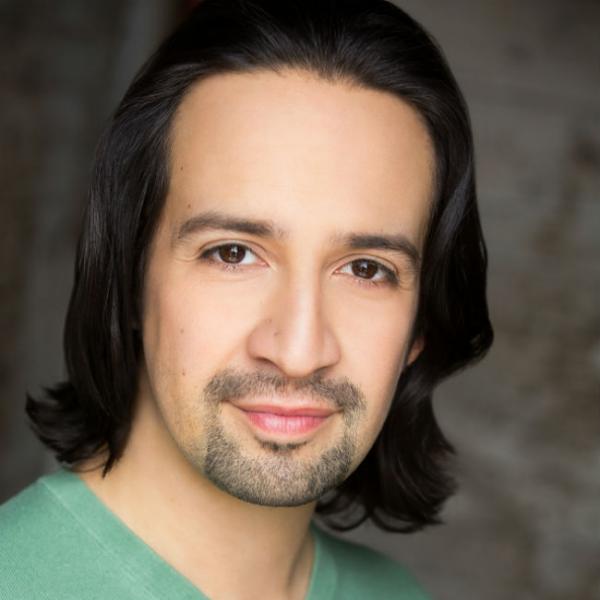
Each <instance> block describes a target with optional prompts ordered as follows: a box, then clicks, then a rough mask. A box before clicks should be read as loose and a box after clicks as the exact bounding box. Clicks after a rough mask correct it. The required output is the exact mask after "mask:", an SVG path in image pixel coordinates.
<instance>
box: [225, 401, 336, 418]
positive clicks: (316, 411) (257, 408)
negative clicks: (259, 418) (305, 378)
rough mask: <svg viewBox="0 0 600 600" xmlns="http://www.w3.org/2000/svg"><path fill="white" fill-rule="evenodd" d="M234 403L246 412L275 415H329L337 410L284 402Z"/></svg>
mask: <svg viewBox="0 0 600 600" xmlns="http://www.w3.org/2000/svg"><path fill="white" fill-rule="evenodd" d="M233 405H234V406H235V407H237V408H239V409H240V410H244V411H246V412H261V413H269V414H273V415H282V416H285V417H328V416H329V415H332V414H333V413H335V412H337V411H336V410H334V409H332V408H324V407H321V406H314V405H311V406H308V405H302V406H300V405H297V406H289V405H282V404H265V403H261V404H245V403H244V404H241V403H233Z"/></svg>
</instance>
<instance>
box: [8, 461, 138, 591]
mask: <svg viewBox="0 0 600 600" xmlns="http://www.w3.org/2000/svg"><path fill="white" fill-rule="evenodd" d="M61 477H63V475H61V473H60V472H58V473H56V474H52V475H49V476H45V477H41V478H40V479H38V480H37V481H36V482H34V483H32V484H31V485H29V486H28V487H26V488H25V489H24V490H22V491H21V492H20V493H19V494H17V495H16V496H14V497H13V498H11V499H10V500H8V501H7V502H5V503H4V504H3V505H2V506H0V600H9V599H10V600H25V599H27V600H29V599H32V598H35V599H36V600H56V599H58V598H60V599H61V600H75V599H78V600H80V599H81V598H82V597H85V598H89V599H90V600H93V599H95V598H107V597H111V594H112V597H119V596H118V594H119V593H122V592H123V584H122V582H121V581H120V578H119V577H115V572H118V564H116V563H115V561H113V560H112V559H111V557H110V555H109V554H108V553H107V552H106V551H105V549H104V548H103V547H102V545H101V544H99V542H98V540H96V539H95V538H94V537H93V536H92V535H90V534H89V533H88V532H87V530H86V528H85V527H83V526H82V524H81V523H80V522H79V521H78V519H77V518H76V517H75V515H73V514H72V513H71V512H70V511H69V510H68V509H67V508H66V507H65V506H64V505H63V503H62V502H61V500H60V498H58V497H57V496H56V495H55V493H54V492H53V490H52V489H51V487H49V486H48V485H47V484H46V482H47V481H52V482H60V480H61ZM111 571H112V575H111ZM114 594H117V595H116V596H115V595H114ZM120 597H127V598H130V597H136V598H138V597H140V596H138V594H137V593H136V592H135V591H134V592H132V593H128V594H127V596H120Z"/></svg>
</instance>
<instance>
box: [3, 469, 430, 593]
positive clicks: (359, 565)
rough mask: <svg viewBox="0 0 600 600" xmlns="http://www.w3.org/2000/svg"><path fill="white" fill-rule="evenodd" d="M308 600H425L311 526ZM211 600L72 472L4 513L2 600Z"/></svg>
mask: <svg viewBox="0 0 600 600" xmlns="http://www.w3.org/2000/svg"><path fill="white" fill-rule="evenodd" d="M311 531H312V533H313V535H314V540H315V558H314V563H313V569H312V573H311V578H310V584H309V589H308V592H307V595H306V600H359V599H360V600H366V599H373V600H378V599H388V598H389V599H392V598H394V599H399V600H428V596H427V595H426V594H425V593H424V592H423V590H422V589H421V588H420V587H419V585H418V584H417V583H416V581H415V580H414V579H413V578H412V577H411V576H410V575H409V574H408V573H407V571H406V570H405V569H403V568H402V567H401V566H400V565H398V564H397V563H395V562H394V561H392V560H391V559H389V558H387V557H385V556H384V555H382V554H380V553H378V552H376V551H374V550H371V549H368V548H366V547H364V546H360V545H358V544H354V543H351V542H348V541H345V540H340V539H338V538H336V537H334V536H332V535H330V534H329V533H327V532H325V531H324V530H322V529H320V528H319V527H317V526H316V525H315V524H314V523H313V524H311ZM9 599H10V600H100V599H102V600H106V599H110V600H142V599H143V600H206V596H204V595H203V594H202V592H201V591H200V590H199V589H198V588H197V587H195V586H194V585H193V584H192V583H191V582H190V581H189V580H188V579H187V578H185V577H184V576H183V575H182V574H181V573H179V572H178V571H176V570H175V569H174V568H173V567H171V566H170V565H169V564H168V563H167V562H166V561H165V560H163V559H162V558H161V557H160V556H159V555H158V554H157V553H156V552H154V551H153V550H152V548H150V547H149V546H148V545H147V544H146V543H145V542H144V541H143V540H142V539H141V538H140V537H138V536H137V535H136V534H135V533H133V531H131V530H130V529H129V528H128V527H127V526H126V525H125V524H124V523H123V522H122V521H121V520H120V519H119V518H118V517H117V516H116V515H115V514H114V513H113V512H111V511H110V510H109V509H108V508H107V507H106V505H105V504H104V503H103V502H102V501H101V500H100V499H99V498H98V497H97V496H96V495H95V494H94V493H93V492H92V491H91V489H90V488H89V487H88V486H87V484H86V483H85V482H84V481H83V480H82V479H81V478H80V477H79V476H78V475H76V474H75V473H73V472H71V471H69V470H67V469H60V470H58V471H57V472H55V473H52V474H50V475H46V476H44V477H41V478H40V479H38V480H37V481H36V482H35V483H33V484H32V485H30V486H29V487H27V488H25V489H24V490H23V491H22V492H21V493H19V494H18V495H16V496H15V497H13V498H12V499H11V500H9V501H8V502H6V503H5V504H4V505H2V506H0V600H9Z"/></svg>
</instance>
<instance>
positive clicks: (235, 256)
mask: <svg viewBox="0 0 600 600" xmlns="http://www.w3.org/2000/svg"><path fill="white" fill-rule="evenodd" d="M217 252H218V254H219V258H220V259H221V260H222V261H223V262H226V263H234V264H235V263H238V262H241V261H243V260H244V257H245V256H246V248H244V247H243V246H240V245H238V244H226V245H224V246H220V247H219V248H218V249H217Z"/></svg>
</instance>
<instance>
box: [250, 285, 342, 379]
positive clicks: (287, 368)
mask: <svg viewBox="0 0 600 600" xmlns="http://www.w3.org/2000/svg"><path fill="white" fill-rule="evenodd" d="M321 296H322V294H321V290H320V285H319V284H318V282H308V283H307V281H306V280H304V281H296V282H295V283H294V282H291V281H288V282H286V283H285V284H283V283H282V285H281V286H280V287H279V288H278V289H277V290H275V291H274V292H273V293H272V294H271V296H270V297H269V298H268V299H267V301H266V303H265V310H264V312H263V314H261V316H260V322H259V323H258V325H257V326H256V327H255V328H254V329H253V330H252V332H251V334H250V336H249V338H248V352H249V354H250V355H251V357H252V358H253V359H255V360H258V361H260V362H268V363H271V364H272V365H274V366H276V367H277V368H278V369H279V371H281V372H282V374H284V375H286V376H287V377H289V378H302V377H308V376H310V375H311V374H312V373H314V372H315V371H318V370H321V369H325V368H326V367H331V366H333V365H335V364H336V363H337V362H338V361H339V360H340V354H341V353H340V347H339V344H338V340H337V339H336V336H335V335H334V332H333V331H332V329H331V327H330V323H328V320H327V318H326V315H325V307H324V302H323V298H322V297H321Z"/></svg>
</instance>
